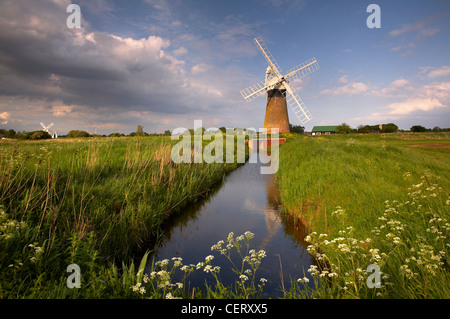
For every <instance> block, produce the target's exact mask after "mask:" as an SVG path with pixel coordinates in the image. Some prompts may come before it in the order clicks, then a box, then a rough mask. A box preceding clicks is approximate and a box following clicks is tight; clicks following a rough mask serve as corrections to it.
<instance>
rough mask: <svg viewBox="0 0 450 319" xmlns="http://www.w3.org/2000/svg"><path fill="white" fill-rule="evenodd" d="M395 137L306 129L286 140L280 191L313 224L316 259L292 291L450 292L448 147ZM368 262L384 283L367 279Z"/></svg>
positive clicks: (356, 294) (337, 294) (351, 294)
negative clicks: (315, 134)
mask: <svg viewBox="0 0 450 319" xmlns="http://www.w3.org/2000/svg"><path fill="white" fill-rule="evenodd" d="M398 138H399V139H398V140H397V137H394V138H392V137H390V138H389V140H387V138H386V136H373V135H371V136H357V135H350V136H330V137H325V138H324V137H319V138H311V137H306V138H305V137H303V138H299V139H296V140H291V141H290V142H289V143H287V144H286V145H284V146H283V147H282V148H281V149H280V170H279V172H278V175H277V181H278V183H279V186H280V193H281V199H282V202H283V205H284V208H285V210H286V211H288V212H289V213H290V214H291V215H293V216H294V217H295V218H296V219H299V220H301V221H303V222H304V223H306V224H308V226H309V227H310V234H309V236H308V237H307V238H306V241H308V242H309V243H310V246H309V247H308V251H309V252H310V253H311V254H312V255H313V256H314V257H315V258H316V260H317V265H313V266H311V268H310V269H308V270H304V271H305V272H304V273H303V274H299V280H298V282H293V284H292V287H291V289H290V290H289V292H288V293H287V296H288V297H290V298H299V297H316V298H449V297H450V272H449V270H450V267H449V266H450V265H449V253H450V250H449V249H450V244H449V235H450V233H449V231H450V223H449V221H450V197H449V192H448V190H449V186H450V170H449V168H450V166H449V165H450V164H449V163H450V161H449V154H448V152H447V150H446V149H439V148H436V149H433V150H431V151H430V150H425V149H418V148H414V149H412V148H409V147H408V146H407V144H405V143H404V140H403V138H404V137H403V136H399V137H398ZM408 138H409V136H408ZM419 138H420V137H419ZM417 142H421V141H420V140H417V139H416V140H412V141H411V143H417ZM445 142H446V143H448V142H449V141H448V140H446V141H445ZM371 264H375V265H378V266H379V267H380V269H381V272H382V274H381V286H380V287H379V288H369V287H368V285H367V279H368V278H369V276H370V273H369V272H368V266H369V265H371ZM311 280H314V282H315V287H316V289H313V290H311V289H309V288H308V285H306V283H308V282H310V281H311Z"/></svg>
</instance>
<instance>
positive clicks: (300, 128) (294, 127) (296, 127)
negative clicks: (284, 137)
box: [289, 123, 305, 134]
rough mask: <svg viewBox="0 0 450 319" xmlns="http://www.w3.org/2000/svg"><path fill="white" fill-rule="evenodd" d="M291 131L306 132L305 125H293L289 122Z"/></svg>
mask: <svg viewBox="0 0 450 319" xmlns="http://www.w3.org/2000/svg"><path fill="white" fill-rule="evenodd" d="M289 131H291V132H292V133H299V134H303V133H304V132H305V127H304V126H300V125H292V124H291V123H289Z"/></svg>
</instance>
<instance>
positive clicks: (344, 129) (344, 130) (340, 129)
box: [336, 123, 353, 134]
mask: <svg viewBox="0 0 450 319" xmlns="http://www.w3.org/2000/svg"><path fill="white" fill-rule="evenodd" d="M352 131H353V129H352V128H351V127H350V125H348V124H347V123H342V124H341V125H338V126H337V128H336V133H339V134H348V133H351V132H352Z"/></svg>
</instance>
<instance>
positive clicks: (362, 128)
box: [0, 123, 450, 140]
mask: <svg viewBox="0 0 450 319" xmlns="http://www.w3.org/2000/svg"><path fill="white" fill-rule="evenodd" d="M289 129H290V131H291V132H293V133H299V134H303V133H304V132H305V127H304V126H297V125H292V124H289ZM205 130H206V129H205V128H202V131H203V132H204V131H205ZM219 130H220V131H222V132H223V133H226V128H225V127H220V128H219ZM189 131H190V133H191V135H192V134H194V130H193V129H190V130H189ZM240 131H242V132H244V131H245V130H244V129H234V132H235V133H237V134H239V132H240ZM217 132H218V131H217ZM395 132H408V131H405V130H399V129H398V126H397V125H396V124H394V123H387V124H381V125H359V126H358V127H357V128H352V127H351V126H350V125H348V124H347V123H342V124H341V125H338V126H337V128H336V133H338V134H348V133H395ZM409 132H416V133H418V132H436V133H438V132H450V128H440V127H439V126H435V127H433V128H432V129H430V128H426V127H424V126H422V125H413V126H412V127H411V128H410V129H409ZM212 133H216V132H212ZM158 135H166V136H170V135H171V132H170V130H165V131H164V133H162V134H158V133H146V132H144V130H143V127H142V125H138V126H137V129H136V131H134V132H131V133H130V134H128V135H125V134H123V133H120V132H115V133H111V134H109V135H105V134H103V135H99V134H90V133H88V132H86V131H83V130H71V131H69V133H67V135H60V136H59V137H71V138H76V137H95V136H99V137H100V136H101V137H121V136H158ZM0 138H13V139H19V140H42V139H49V138H52V137H51V135H50V134H49V133H48V132H45V131H42V130H40V131H31V132H26V131H22V132H20V131H18V132H16V131H15V130H13V129H9V130H5V129H0Z"/></svg>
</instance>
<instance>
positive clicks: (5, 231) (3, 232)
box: [0, 207, 27, 240]
mask: <svg viewBox="0 0 450 319" xmlns="http://www.w3.org/2000/svg"><path fill="white" fill-rule="evenodd" d="M26 227H27V225H26V224H25V222H23V221H21V222H18V221H17V220H14V219H9V218H8V214H6V213H5V211H4V209H3V208H2V207H0V240H8V239H11V238H13V237H14V236H16V234H17V233H18V232H19V231H20V230H21V229H24V228H26Z"/></svg>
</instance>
